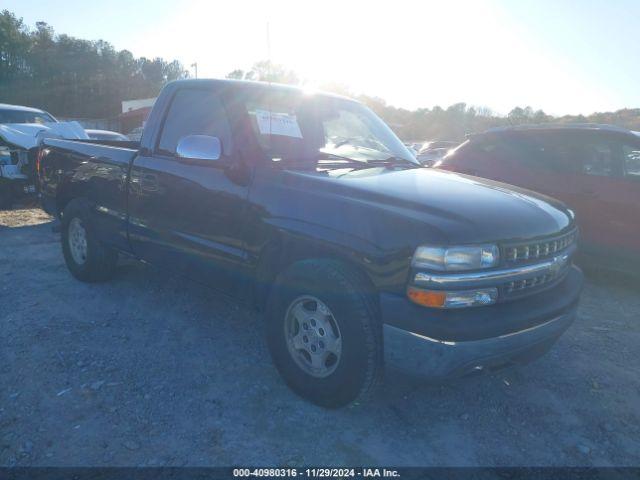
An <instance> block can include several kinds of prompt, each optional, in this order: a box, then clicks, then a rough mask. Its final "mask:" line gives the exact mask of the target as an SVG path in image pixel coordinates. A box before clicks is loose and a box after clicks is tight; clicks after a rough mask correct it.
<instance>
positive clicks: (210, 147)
mask: <svg viewBox="0 0 640 480" xmlns="http://www.w3.org/2000/svg"><path fill="white" fill-rule="evenodd" d="M176 155H177V156H178V157H180V158H186V159H193V160H219V159H220V156H221V155H222V143H221V142H220V139H219V138H218V137H211V136H209V135H187V136H186V137H182V138H181V139H180V141H179V142H178V146H177V147H176Z"/></svg>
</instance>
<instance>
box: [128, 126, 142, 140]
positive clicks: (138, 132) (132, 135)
mask: <svg viewBox="0 0 640 480" xmlns="http://www.w3.org/2000/svg"><path fill="white" fill-rule="evenodd" d="M142 130H143V128H142V127H136V128H134V129H133V130H131V131H130V132H129V133H128V134H127V138H128V139H129V140H131V141H134V142H139V141H140V139H141V138H142Z"/></svg>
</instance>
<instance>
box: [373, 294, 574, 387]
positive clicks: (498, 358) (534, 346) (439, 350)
mask: <svg viewBox="0 0 640 480" xmlns="http://www.w3.org/2000/svg"><path fill="white" fill-rule="evenodd" d="M576 309H577V306H574V307H573V308H572V309H571V310H570V311H569V312H567V313H565V314H562V315H559V316H556V317H554V318H551V319H549V320H548V321H546V322H544V323H542V324H540V325H536V326H534V327H531V328H528V329H525V330H521V331H518V332H514V333H509V334H505V335H502V336H499V337H495V338H487V339H482V340H473V341H463V342H453V341H440V340H435V339H432V338H429V337H426V336H424V335H419V334H417V333H413V332H410V331H407V330H403V329H400V328H397V327H393V326H391V325H386V324H385V325H384V327H383V334H384V349H385V363H386V365H387V366H388V367H392V368H398V369H400V370H402V371H404V372H407V373H410V374H413V375H418V376H421V377H427V378H430V379H434V380H437V379H443V378H448V377H457V376H463V375H465V374H469V373H473V372H481V371H487V370H495V369H498V368H501V367H505V366H509V365H512V364H523V363H528V362H529V361H531V360H534V359H535V358H537V357H539V356H541V355H542V354H544V353H545V352H546V351H547V350H548V349H549V348H550V347H551V346H552V345H553V344H554V343H555V341H556V340H557V339H558V337H560V335H562V333H563V332H564V331H565V330H566V329H567V328H568V327H569V325H571V323H572V322H573V320H574V318H575V315H576Z"/></svg>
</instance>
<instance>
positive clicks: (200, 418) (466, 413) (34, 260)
mask: <svg viewBox="0 0 640 480" xmlns="http://www.w3.org/2000/svg"><path fill="white" fill-rule="evenodd" d="M58 237H59V235H58V234H56V233H53V231H52V224H51V223H49V219H48V218H47V217H46V216H45V215H43V213H42V212H40V211H39V210H33V209H24V210H14V211H12V212H0V332H1V333H0V465H2V466H8V465H56V466H58V465H75V466H89V465H230V464H239V465H246V464H252V465H291V466H293V465H308V464H314V465H318V464H321V465H329V464H330V465H339V464H349V465H373V464H387V465H389V464H391V465H483V466H488V465H639V464H640V389H639V387H640V378H639V376H638V372H640V355H639V354H638V347H639V346H640V295H639V294H638V293H639V292H640V288H639V287H638V285H637V282H636V284H635V285H634V282H633V281H632V280H629V279H620V278H616V277H614V276H611V275H606V276H605V277H604V279H603V280H600V281H599V283H594V282H592V281H589V282H588V283H587V285H586V288H585V291H584V294H583V297H582V298H583V300H582V305H581V307H580V315H579V319H578V320H577V322H576V323H575V324H574V326H573V327H572V328H571V329H570V330H569V331H568V332H567V333H566V334H565V335H564V336H563V337H562V338H561V340H560V342H559V343H558V344H557V345H556V347H555V348H554V349H553V350H552V351H551V352H550V353H549V354H548V355H547V356H545V357H543V358H542V359H540V360H539V361H537V362H536V363H534V364H531V365H529V366H527V367H522V368H518V369H515V370H508V371H503V372H500V373H498V374H494V375H493V376H480V377H474V378H470V379H465V380H459V381H456V382H453V383H451V384H448V385H445V386H428V385H423V384H421V383H418V382H415V381H411V380H409V379H407V378H404V377H399V376H397V375H394V376H393V378H387V381H386V384H385V388H384V390H383V391H382V392H381V393H380V395H379V396H378V397H377V398H376V399H374V401H373V402H371V403H369V404H366V405H356V406H353V407H351V408H347V409H343V410H338V411H327V410H323V409H320V408H317V407H315V406H313V405H310V404H308V403H305V402H304V401H302V400H300V399H299V398H298V397H296V396H295V395H294V394H292V393H291V392H290V391H289V390H288V389H287V387H286V386H285V385H284V384H283V382H282V381H281V380H280V378H279V376H278V374H277V373H276V371H275V369H274V368H273V366H272V364H271V361H270V359H269V356H268V353H267V350H266V347H265V344H264V342H263V327H262V322H261V319H260V316H259V315H258V314H255V313H254V312H252V311H249V310H246V309H243V308H240V307H237V306H236V305H234V304H233V303H232V302H231V301H229V300H227V299H225V298H222V297H220V296H217V295H216V294H215V293H214V292H212V291H210V290H208V289H206V288H204V287H201V286H199V285H197V284H193V283H189V282H187V281H184V280H182V279H179V278H166V277H165V276H163V275H162V274H161V273H159V272H157V271H155V270H153V269H151V268H149V267H145V266H143V265H140V264H137V263H134V262H129V263H126V264H123V265H122V266H121V267H120V269H119V272H118V275H117V277H116V279H115V280H114V281H112V282H110V283H106V284H100V285H86V284H82V283H80V282H78V281H76V280H74V279H73V278H72V277H71V276H70V275H69V274H68V273H67V270H66V268H65V266H64V263H63V259H62V255H61V252H60V246H59V238H58Z"/></svg>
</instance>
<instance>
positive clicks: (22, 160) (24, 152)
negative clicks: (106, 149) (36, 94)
mask: <svg viewBox="0 0 640 480" xmlns="http://www.w3.org/2000/svg"><path fill="white" fill-rule="evenodd" d="M46 136H56V137H65V138H87V136H86V135H85V134H84V130H82V127H81V126H80V125H79V124H78V123H76V122H58V121H57V120H56V119H55V118H54V117H53V116H52V115H50V114H49V113H47V112H45V111H43V110H38V109H36V108H30V107H22V106H19V105H6V104H0V208H8V207H10V206H11V204H12V203H13V202H14V201H16V200H17V199H20V198H22V197H24V196H27V195H30V194H33V193H35V164H36V159H35V155H36V151H37V146H38V144H39V142H40V141H41V139H42V138H44V137H46Z"/></svg>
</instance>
